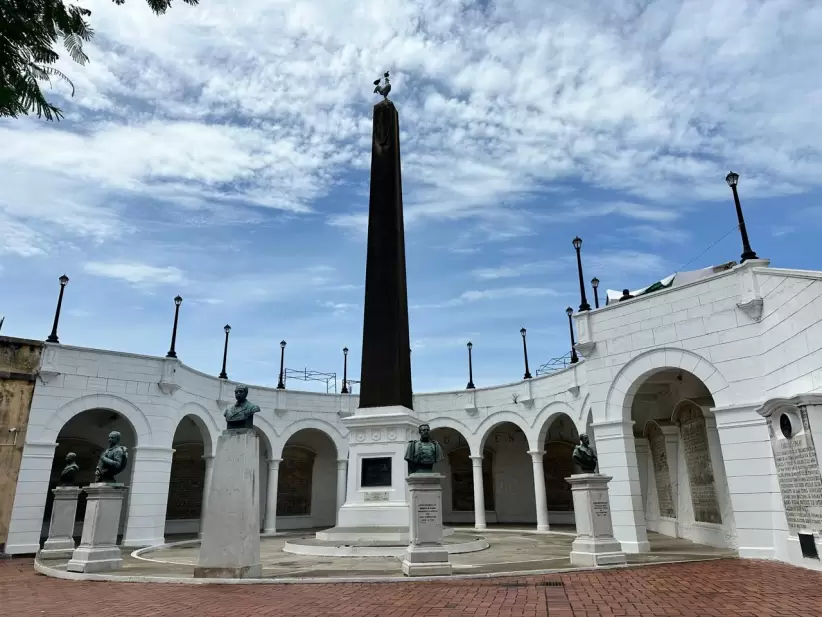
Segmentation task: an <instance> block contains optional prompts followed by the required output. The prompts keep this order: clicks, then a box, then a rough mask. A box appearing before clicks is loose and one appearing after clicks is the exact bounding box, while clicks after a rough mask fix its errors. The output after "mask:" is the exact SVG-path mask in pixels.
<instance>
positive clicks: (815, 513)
mask: <svg viewBox="0 0 822 617" xmlns="http://www.w3.org/2000/svg"><path fill="white" fill-rule="evenodd" d="M797 413H798V415H799V417H800V421H801V423H802V425H803V427H804V429H805V430H804V433H802V434H799V435H792V436H791V437H790V438H786V437H785V436H784V435H783V434H782V432H781V430H780V426H779V422H780V419H781V416H782V415H783V414H782V413H775V414H774V415H773V416H771V418H770V421H769V422H768V430H769V431H770V436H771V445H772V447H773V455H774V462H775V463H776V476H777V479H778V480H779V489H780V491H781V492H782V503H783V504H784V505H785V518H786V519H787V520H788V528H789V529H790V530H791V531H822V474H820V470H819V461H818V460H817V457H816V449H815V448H814V444H813V437H812V435H811V430H810V424H809V422H808V412H807V409H806V408H805V407H801V408H799V410H798V412H797ZM783 422H784V421H783ZM774 423H776V426H774ZM797 429H798V427H795V428H794V429H793V430H794V431H795V432H799V431H798V430H797Z"/></svg>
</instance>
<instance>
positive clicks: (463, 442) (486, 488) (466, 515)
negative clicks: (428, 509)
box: [431, 427, 497, 525]
mask: <svg viewBox="0 0 822 617" xmlns="http://www.w3.org/2000/svg"><path fill="white" fill-rule="evenodd" d="M431 438H432V439H434V440H435V441H437V442H439V444H440V446H442V450H443V460H442V461H440V462H439V463H437V464H436V465H434V471H435V472H437V473H441V474H443V475H444V476H445V478H444V479H443V481H442V520H443V522H444V523H446V524H449V525H470V524H474V523H475V513H474V464H473V461H472V460H471V448H470V447H469V445H468V440H467V439H466V438H465V436H464V435H463V434H462V433H460V432H459V431H457V430H455V429H452V428H449V427H439V428H435V429H434V430H433V431H431ZM493 468H494V450H493V449H491V448H487V447H486V448H485V449H484V450H483V457H482V484H483V497H484V502H485V520H486V522H487V523H495V522H496V518H497V514H496V507H495V500H494V476H493Z"/></svg>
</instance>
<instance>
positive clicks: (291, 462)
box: [277, 446, 315, 516]
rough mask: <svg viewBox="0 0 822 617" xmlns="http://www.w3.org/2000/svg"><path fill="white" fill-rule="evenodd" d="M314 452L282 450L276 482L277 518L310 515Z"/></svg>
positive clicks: (291, 449) (299, 448) (302, 449)
mask: <svg viewBox="0 0 822 617" xmlns="http://www.w3.org/2000/svg"><path fill="white" fill-rule="evenodd" d="M314 458H315V454H314V452H312V451H310V450H307V449H306V448H301V447H298V446H286V447H285V448H283V460H282V462H281V463H280V475H279V478H278V480H277V516H307V515H309V514H311V490H312V485H313V483H312V479H313V476H314Z"/></svg>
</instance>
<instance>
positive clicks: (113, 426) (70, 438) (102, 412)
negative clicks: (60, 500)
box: [40, 409, 137, 545]
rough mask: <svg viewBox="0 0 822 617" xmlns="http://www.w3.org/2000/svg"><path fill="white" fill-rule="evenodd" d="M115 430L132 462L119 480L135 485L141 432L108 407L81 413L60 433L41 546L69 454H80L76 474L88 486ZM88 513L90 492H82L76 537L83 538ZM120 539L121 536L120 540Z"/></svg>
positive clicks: (124, 510)
mask: <svg viewBox="0 0 822 617" xmlns="http://www.w3.org/2000/svg"><path fill="white" fill-rule="evenodd" d="M112 431H118V432H119V433H120V443H121V444H122V445H123V446H125V447H126V450H127V452H128V455H129V463H128V467H126V470H125V471H124V472H123V473H121V474H119V475H118V476H117V481H118V482H122V483H123V484H125V485H126V486H131V484H132V482H131V476H132V472H133V470H134V452H133V449H134V447H135V446H136V445H137V435H136V432H135V430H134V427H133V426H132V425H131V423H130V422H129V421H128V420H127V419H126V418H125V417H124V416H122V415H121V414H119V413H117V412H115V411H111V410H108V409H89V410H86V411H83V412H81V413H78V414H77V415H75V416H73V417H72V418H71V419H70V420H69V421H68V422H66V423H65V424H64V425H63V427H62V428H61V429H60V432H59V433H58V435H57V447H56V448H55V451H54V459H53V460H52V464H51V472H50V475H49V490H48V493H47V495H46V507H45V510H44V511H43V524H42V527H41V531H40V542H41V545H42V543H43V542H45V540H46V538H47V537H48V531H49V524H50V522H51V511H52V507H53V506H54V493H52V492H51V491H52V489H54V488H55V487H56V486H57V485H58V484H59V482H60V473H61V472H62V471H63V468H64V467H65V466H66V455H67V454H68V453H69V452H73V453H74V454H76V455H77V459H76V463H77V465H78V467H79V468H80V470H79V471H78V473H77V475H76V476H75V482H76V484H77V485H78V486H81V487H82V486H88V485H89V484H91V483H92V482H94V481H95V478H94V470H95V469H96V468H97V461H98V460H99V458H100V454H102V453H103V451H104V450H105V449H106V448H108V436H109V433H111V432H112ZM129 501H130V495H129V491H126V494H125V498H124V501H123V508H122V511H121V513H120V526H119V530H118V536H120V537H122V535H123V532H124V530H125V524H126V520H127V519H128V508H129ZM85 514H86V494H85V492H81V493H80V495H79V496H78V498H77V514H76V516H75V519H74V520H75V523H74V536H75V539H77V540H78V541H79V539H80V536H81V535H82V533H83V520H84V518H85ZM118 541H119V539H118Z"/></svg>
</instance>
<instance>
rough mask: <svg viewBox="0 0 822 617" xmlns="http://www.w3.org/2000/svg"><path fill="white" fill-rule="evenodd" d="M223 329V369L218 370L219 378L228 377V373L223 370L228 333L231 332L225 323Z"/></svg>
mask: <svg viewBox="0 0 822 617" xmlns="http://www.w3.org/2000/svg"><path fill="white" fill-rule="evenodd" d="M223 331H224V332H225V345H223V370H222V371H220V379H228V373H226V372H225V361H226V359H227V358H228V333H229V332H231V326H229V325H228V324H226V325H225V327H224V328H223Z"/></svg>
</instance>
